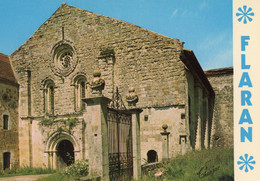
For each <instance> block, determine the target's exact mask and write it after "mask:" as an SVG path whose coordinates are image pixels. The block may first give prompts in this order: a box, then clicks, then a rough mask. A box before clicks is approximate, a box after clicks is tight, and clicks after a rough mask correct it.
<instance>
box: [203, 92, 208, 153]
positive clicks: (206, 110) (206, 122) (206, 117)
mask: <svg viewBox="0 0 260 181" xmlns="http://www.w3.org/2000/svg"><path fill="white" fill-rule="evenodd" d="M204 99H205V115H204V116H205V124H206V126H205V140H204V146H205V148H206V149H207V148H209V110H208V108H209V106H208V96H206V97H205V98H204Z"/></svg>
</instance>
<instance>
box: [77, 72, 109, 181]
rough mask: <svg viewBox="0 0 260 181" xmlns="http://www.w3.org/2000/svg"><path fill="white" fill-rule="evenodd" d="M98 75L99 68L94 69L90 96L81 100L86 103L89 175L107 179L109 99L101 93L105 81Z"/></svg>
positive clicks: (85, 116) (85, 117) (99, 73)
mask: <svg viewBox="0 0 260 181" xmlns="http://www.w3.org/2000/svg"><path fill="white" fill-rule="evenodd" d="M100 75H101V72H100V70H94V72H93V76H94V78H93V80H91V81H90V88H91V93H92V95H91V98H84V99H82V101H83V102H84V103H86V104H87V109H86V112H85V113H84V119H85V120H86V122H87V123H86V134H87V135H86V138H87V142H88V155H89V173H90V176H91V177H101V178H102V180H109V158H108V125H107V105H108V103H109V102H110V101H111V100H110V99H109V98H106V97H103V95H102V90H103V89H104V86H105V81H104V79H103V78H101V77H100Z"/></svg>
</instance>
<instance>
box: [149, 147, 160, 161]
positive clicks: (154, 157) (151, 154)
mask: <svg viewBox="0 0 260 181" xmlns="http://www.w3.org/2000/svg"><path fill="white" fill-rule="evenodd" d="M147 161H148V163H153V162H158V155H157V152H156V151H154V150H149V151H148V152H147Z"/></svg>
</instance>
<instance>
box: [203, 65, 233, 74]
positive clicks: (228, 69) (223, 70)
mask: <svg viewBox="0 0 260 181" xmlns="http://www.w3.org/2000/svg"><path fill="white" fill-rule="evenodd" d="M204 72H205V74H206V76H216V75H224V74H233V67H225V68H219V69H211V70H206V71H204Z"/></svg>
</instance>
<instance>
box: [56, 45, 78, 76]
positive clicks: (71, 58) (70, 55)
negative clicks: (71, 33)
mask: <svg viewBox="0 0 260 181" xmlns="http://www.w3.org/2000/svg"><path fill="white" fill-rule="evenodd" d="M52 55H53V61H52V71H53V72H54V73H55V74H56V75H58V76H68V75H69V74H70V73H71V72H72V71H73V70H74V69H75V67H76V65H77V55H76V52H75V49H74V48H73V47H72V46H71V45H70V44H69V43H66V41H65V40H64V41H61V42H58V43H57V44H56V45H55V46H54V47H53V49H52Z"/></svg>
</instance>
